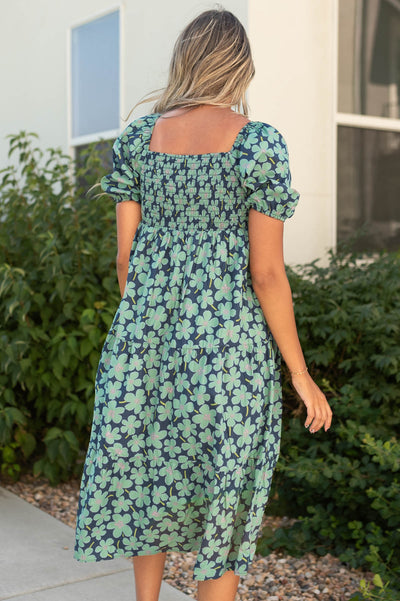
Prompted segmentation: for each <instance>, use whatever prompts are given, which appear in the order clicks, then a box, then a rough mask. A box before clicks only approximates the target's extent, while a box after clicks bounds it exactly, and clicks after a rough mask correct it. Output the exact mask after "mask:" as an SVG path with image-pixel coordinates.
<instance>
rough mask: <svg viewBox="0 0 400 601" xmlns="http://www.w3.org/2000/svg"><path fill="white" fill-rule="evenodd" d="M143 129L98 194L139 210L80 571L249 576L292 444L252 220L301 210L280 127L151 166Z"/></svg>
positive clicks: (83, 496)
mask: <svg viewBox="0 0 400 601" xmlns="http://www.w3.org/2000/svg"><path fill="white" fill-rule="evenodd" d="M158 117H159V115H158V114H151V115H147V116H145V117H143V118H140V119H137V120H135V121H133V122H132V123H130V124H129V125H128V126H127V127H126V129H125V130H124V131H123V132H122V133H121V134H120V136H119V137H118V138H117V139H116V141H115V143H114V147H113V150H114V154H113V157H114V170H113V172H112V173H110V174H109V175H106V176H104V177H103V178H102V180H101V185H102V189H103V190H104V191H105V192H106V193H107V194H109V195H110V196H111V197H112V198H113V199H114V200H115V201H116V202H123V201H129V200H134V201H136V202H138V203H140V204H141V211H142V220H141V222H140V223H139V226H138V228H137V231H136V233H135V236H134V239H133V243H132V248H131V252H130V259H129V272H128V278H127V284H126V288H125V292H124V295H123V298H122V299H121V302H120V304H119V306H118V309H117V311H116V314H115V317H114V320H113V322H112V325H111V328H110V330H109V332H108V335H107V338H106V340H105V343H104V346H103V349H102V353H101V357H100V362H99V366H98V370H97V375H96V388H95V390H96V392H95V405H94V414H93V424H92V430H91V437H90V442H89V447H88V449H87V455H86V460H85V464H84V468H83V474H82V480H81V489H80V497H79V505H78V515H77V522H76V542H75V551H74V558H75V559H77V560H78V561H82V562H89V561H100V560H108V559H113V558H116V557H121V556H124V557H131V556H135V555H150V554H155V553H159V552H161V551H181V552H186V551H197V552H198V553H197V558H196V563H195V566H194V572H193V578H194V579H195V580H206V579H212V578H218V577H220V576H222V574H223V573H224V572H225V571H226V570H234V572H235V573H236V574H238V575H240V576H245V575H246V573H247V572H248V569H249V567H250V564H251V561H252V558H253V556H254V553H255V548H256V541H257V537H258V535H259V531H260V528H261V522H262V518H263V513H264V509H265V505H266V503H267V500H268V494H269V490H270V484H271V478H272V474H273V470H274V467H275V464H276V462H277V459H278V455H279V445H280V432H281V411H282V398H281V385H280V355H279V351H278V349H277V346H276V343H275V341H274V339H273V338H272V335H271V333H270V331H269V328H268V326H267V323H266V320H265V318H264V315H263V312H262V309H261V305H260V303H259V301H258V299H257V297H256V295H255V292H254V290H253V287H252V283H251V276H250V272H249V268H248V263H249V238H248V230H247V225H248V212H249V209H250V208H254V209H256V210H257V211H260V212H261V213H264V214H265V215H269V216H270V217H273V218H276V219H280V220H285V219H286V218H288V217H291V215H292V214H293V212H294V209H295V206H296V204H297V202H298V198H299V194H298V192H296V190H294V189H293V188H291V186H290V183H291V177H290V170H289V163H288V151H287V147H286V144H285V141H284V139H283V137H282V135H281V134H280V133H279V132H278V131H277V130H276V129H275V128H274V127H272V126H271V125H268V124H266V123H262V122H258V121H250V122H249V123H247V124H246V125H245V126H244V127H243V128H242V129H241V131H240V132H239V134H238V136H237V138H236V140H235V143H234V145H233V147H232V148H231V150H230V151H229V152H219V153H207V154H198V155H174V154H167V153H159V152H154V151H150V150H149V142H150V138H151V134H152V130H153V127H154V124H155V121H156V119H157V118H158Z"/></svg>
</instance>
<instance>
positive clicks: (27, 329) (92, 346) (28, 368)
mask: <svg viewBox="0 0 400 601" xmlns="http://www.w3.org/2000/svg"><path fill="white" fill-rule="evenodd" d="M35 138H37V135H36V134H34V133H27V132H21V133H20V134H18V135H13V136H10V150H9V156H11V155H14V156H16V159H17V160H16V163H17V165H10V166H8V167H6V168H5V169H3V170H2V171H1V176H2V179H1V184H0V222H1V230H0V314H1V325H0V340H1V348H2V353H1V355H0V399H1V400H0V448H1V449H2V462H1V464H2V472H3V473H4V472H6V473H8V474H9V475H10V476H14V477H18V474H19V472H20V469H21V465H24V464H27V463H29V462H30V463H31V465H32V466H33V472H34V473H35V474H39V473H43V474H44V475H45V476H46V477H48V479H49V480H50V482H51V483H56V482H58V481H59V480H60V479H64V480H65V479H68V478H69V477H70V476H71V475H77V474H79V473H80V470H81V462H80V461H79V459H80V458H81V455H82V451H80V449H83V448H85V445H86V444H87V441H88V434H89V432H90V421H91V415H92V411H93V399H94V377H95V371H96V368H97V364H98V359H99V353H100V350H101V346H102V342H103V340H104V338H105V335H106V333H107V331H108V327H109V326H110V324H111V320H112V317H113V314H114V312H115V310H116V307H117V303H118V299H119V290H118V282H117V278H116V275H115V255H116V237H115V227H114V221H115V217H114V211H115V209H114V206H113V203H111V202H109V201H108V202H107V200H104V197H100V198H98V197H96V198H89V197H88V196H87V194H86V191H87V189H88V187H89V185H90V184H91V183H93V182H94V181H97V180H98V178H99V175H100V174H101V171H102V167H101V160H100V157H99V156H98V154H97V153H96V152H95V150H94V146H93V145H92V146H91V147H89V149H88V151H87V153H86V158H85V165H84V166H83V167H82V168H80V169H78V170H75V175H76V177H77V181H79V180H80V181H82V179H83V180H84V181H85V182H86V185H85V186H84V187H82V186H80V187H78V186H77V185H74V183H73V181H72V178H71V173H74V162H73V161H72V159H71V158H70V157H69V156H67V155H63V154H62V152H61V150H59V149H56V150H55V149H48V153H47V155H45V154H44V153H43V152H42V151H41V150H40V149H39V148H37V147H36V146H35V143H34V142H35ZM88 174H89V175H88Z"/></svg>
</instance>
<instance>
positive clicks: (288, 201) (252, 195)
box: [240, 122, 300, 221]
mask: <svg viewBox="0 0 400 601" xmlns="http://www.w3.org/2000/svg"><path fill="white" fill-rule="evenodd" d="M257 123H258V127H256V130H255V131H253V132H251V133H250V134H249V136H248V139H247V140H246V141H245V145H244V148H243V152H242V158H241V160H240V171H241V175H242V178H243V184H244V186H245V189H246V199H247V206H248V209H249V210H250V209H251V208H253V209H255V210H256V211H259V212H260V213H263V214H264V215H268V216H269V217H274V218H275V219H280V220H281V221H285V220H286V219H288V218H289V217H291V216H292V215H293V213H294V210H295V208H296V206H297V203H298V202H299V198H300V195H299V193H298V192H297V190H295V189H294V188H292V187H291V173H290V168H289V153H288V149H287V145H286V142H285V140H284V138H283V136H282V134H281V133H280V132H279V131H278V130H276V129H275V128H274V127H273V126H271V125H268V124H266V123H262V122H257Z"/></svg>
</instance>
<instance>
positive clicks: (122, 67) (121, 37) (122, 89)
mask: <svg viewBox="0 0 400 601" xmlns="http://www.w3.org/2000/svg"><path fill="white" fill-rule="evenodd" d="M124 23H125V4H121V6H120V9H119V65H118V68H119V120H120V125H119V127H120V131H121V132H122V131H123V129H124V128H125V127H126V125H121V115H123V114H124V113H125V28H124ZM117 135H118V134H117Z"/></svg>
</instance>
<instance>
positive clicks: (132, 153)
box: [100, 124, 141, 203]
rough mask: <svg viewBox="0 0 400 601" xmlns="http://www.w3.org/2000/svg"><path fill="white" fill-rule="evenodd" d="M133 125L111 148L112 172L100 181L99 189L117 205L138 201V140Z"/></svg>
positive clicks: (129, 126)
mask: <svg viewBox="0 0 400 601" xmlns="http://www.w3.org/2000/svg"><path fill="white" fill-rule="evenodd" d="M136 129H137V128H135V127H134V125H133V124H130V125H128V127H127V128H126V129H125V130H124V131H123V132H122V133H121V134H120V135H119V136H118V138H117V139H116V140H115V142H114V144H113V148H112V162H113V171H112V172H111V173H109V174H107V175H104V176H103V177H102V178H101V180H100V186H101V189H102V190H104V192H106V193H107V194H108V195H109V196H111V197H112V199H113V200H114V201H115V202H116V203H118V202H123V201H125V200H135V201H136V202H139V203H140V202H141V199H140V165H141V163H140V153H139V151H140V138H138V137H137V135H135V134H136Z"/></svg>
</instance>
